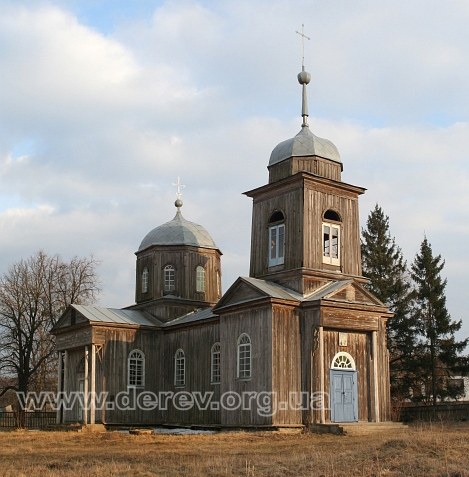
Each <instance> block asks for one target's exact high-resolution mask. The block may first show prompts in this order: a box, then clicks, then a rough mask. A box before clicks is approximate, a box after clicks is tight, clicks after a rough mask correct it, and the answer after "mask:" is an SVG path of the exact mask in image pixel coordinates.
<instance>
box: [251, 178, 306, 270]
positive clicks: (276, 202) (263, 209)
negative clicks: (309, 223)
mask: <svg viewBox="0 0 469 477" xmlns="http://www.w3.org/2000/svg"><path fill="white" fill-rule="evenodd" d="M276 210H280V211H282V213H283V214H284V217H285V261H284V264H283V269H284V270H291V269H295V268H299V267H301V266H302V263H303V233H302V222H303V193H302V189H301V188H300V187H298V186H297V185H295V187H294V188H289V189H285V190H282V191H280V192H279V193H278V194H276V195H272V196H268V197H266V198H265V197H263V198H262V199H259V200H258V199H255V200H254V204H253V210H252V235H251V269H250V276H251V277H259V276H263V275H266V274H267V273H268V272H269V230H268V228H269V219H270V217H271V215H272V214H273V212H274V211H276Z"/></svg>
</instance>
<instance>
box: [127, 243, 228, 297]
mask: <svg viewBox="0 0 469 477" xmlns="http://www.w3.org/2000/svg"><path fill="white" fill-rule="evenodd" d="M167 265H173V266H174V268H175V290H173V291H171V292H165V291H164V268H165V267H166V266H167ZM199 265H200V266H202V267H204V269H205V292H198V291H196V268H197V267H198V266H199ZM145 267H147V268H148V272H149V276H148V292H146V293H142V272H143V269H144V268H145ZM217 272H219V273H220V277H221V265H220V252H219V251H218V250H216V249H208V248H198V247H190V246H179V247H178V246H174V245H173V246H171V247H163V246H155V247H152V248H150V249H148V250H146V251H144V252H140V253H139V254H138V256H137V268H136V290H135V300H136V302H137V303H140V302H144V301H147V300H152V299H154V298H158V297H161V296H164V295H165V294H166V293H167V294H172V295H176V296H180V297H182V298H187V299H190V300H201V301H208V302H216V301H217V300H218V299H219V298H220V294H219V293H218V284H217Z"/></svg>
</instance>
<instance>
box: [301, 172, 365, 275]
mask: <svg viewBox="0 0 469 477" xmlns="http://www.w3.org/2000/svg"><path fill="white" fill-rule="evenodd" d="M304 193H305V196H304V222H303V227H302V233H303V235H304V238H303V241H304V267H307V268H315V269H327V268H330V269H336V270H340V271H341V272H342V273H346V274H350V275H361V271H362V270H361V249H360V222H359V217H358V195H357V194H354V193H352V192H348V191H344V190H341V189H340V188H337V187H333V186H326V185H323V184H318V183H316V182H313V181H306V182H305V190H304ZM329 209H332V210H334V211H336V212H337V213H338V214H339V215H340V217H341V227H340V228H341V231H340V234H341V237H340V256H341V265H340V267H338V266H337V267H333V266H329V267H327V266H326V265H325V264H323V261H322V260H323V250H322V222H323V216H324V212H326V211H327V210H329Z"/></svg>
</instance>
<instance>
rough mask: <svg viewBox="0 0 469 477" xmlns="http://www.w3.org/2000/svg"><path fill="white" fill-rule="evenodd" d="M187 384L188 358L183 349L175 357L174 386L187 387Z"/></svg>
mask: <svg viewBox="0 0 469 477" xmlns="http://www.w3.org/2000/svg"><path fill="white" fill-rule="evenodd" d="M185 384H186V357H185V355H184V351H183V350H182V349H178V350H177V351H176V354H175V355H174V385H175V386H185Z"/></svg>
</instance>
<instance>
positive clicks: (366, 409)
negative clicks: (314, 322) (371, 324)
mask: <svg viewBox="0 0 469 477" xmlns="http://www.w3.org/2000/svg"><path fill="white" fill-rule="evenodd" d="M370 340H371V337H370V334H369V333H357V332H354V333H350V332H349V333H347V346H346V347H339V331H338V330H330V329H329V330H328V329H325V330H324V371H325V373H324V375H325V391H326V392H327V393H330V390H331V387H330V374H329V370H330V368H331V365H332V359H333V358H334V356H335V355H336V354H337V353H338V352H339V351H345V352H347V353H349V354H350V355H351V356H352V357H353V359H354V361H355V364H356V369H357V371H358V373H357V374H358V419H359V420H360V421H368V420H372V403H371V402H370V389H371V370H370V360H369V350H370ZM328 404H329V405H328V406H327V407H330V402H328ZM330 418H331V415H330V411H329V410H326V420H330Z"/></svg>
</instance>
